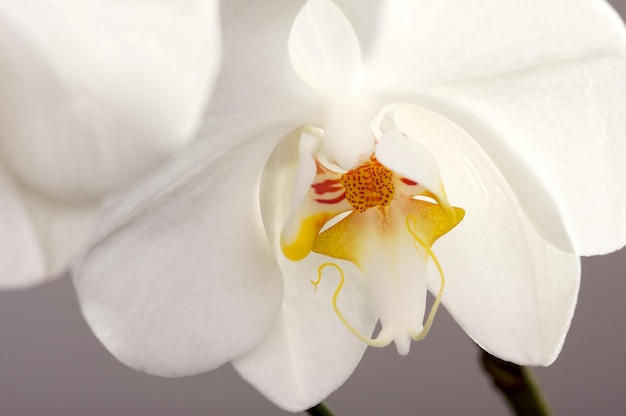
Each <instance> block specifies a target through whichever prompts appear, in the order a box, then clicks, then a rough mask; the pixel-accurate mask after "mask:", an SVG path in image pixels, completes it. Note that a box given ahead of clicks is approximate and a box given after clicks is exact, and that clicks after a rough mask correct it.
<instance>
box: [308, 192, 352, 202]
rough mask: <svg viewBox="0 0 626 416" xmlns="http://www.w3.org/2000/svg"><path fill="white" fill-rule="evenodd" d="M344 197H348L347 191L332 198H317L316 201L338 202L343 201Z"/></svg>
mask: <svg viewBox="0 0 626 416" xmlns="http://www.w3.org/2000/svg"><path fill="white" fill-rule="evenodd" d="M344 199H346V193H345V192H342V193H341V195H339V196H338V197H336V198H332V199H316V200H315V201H316V202H319V203H320V204H337V203H339V202H341V201H343V200H344Z"/></svg>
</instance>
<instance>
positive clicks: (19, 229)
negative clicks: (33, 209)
mask: <svg viewBox="0 0 626 416" xmlns="http://www.w3.org/2000/svg"><path fill="white" fill-rule="evenodd" d="M0 198H2V215H0V229H1V230H2V233H0V258H2V261H0V287H1V288H3V289H4V288H15V287H22V286H27V285H30V284H32V283H34V282H33V280H36V277H39V276H43V275H44V273H45V272H44V270H45V265H44V259H43V258H42V254H41V249H40V247H39V242H38V241H37V234H36V232H35V230H34V228H33V224H32V220H31V218H30V216H29V214H28V211H27V210H26V206H25V204H24V201H23V199H22V194H21V192H20V189H19V187H18V186H17V185H16V184H15V182H14V181H13V180H12V178H11V177H10V176H9V175H7V172H6V171H5V170H4V169H3V168H2V165H0Z"/></svg>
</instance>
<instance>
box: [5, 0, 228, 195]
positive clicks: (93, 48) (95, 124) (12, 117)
mask: <svg viewBox="0 0 626 416" xmlns="http://www.w3.org/2000/svg"><path fill="white" fill-rule="evenodd" d="M216 18H217V2H216V1H214V0H190V1H185V2H175V3H173V2H168V1H156V2H154V1H153V2H148V3H146V2H136V1H125V2H124V1H118V2H111V1H89V2H84V1H78V0H62V1H55V2H42V1H36V0H25V1H20V2H13V1H6V0H3V1H1V2H0V52H1V54H2V56H3V59H2V63H1V64H0V154H2V158H3V159H4V161H5V163H6V164H7V166H8V167H9V168H10V170H11V171H13V173H15V174H17V175H18V176H19V178H20V180H21V181H22V182H24V183H26V184H27V185H28V186H29V187H32V188H33V189H37V190H38V192H41V193H45V194H47V195H52V196H54V197H56V198H57V199H63V200H66V201H76V200H84V199H93V198H99V197H101V196H103V195H106V194H107V193H110V192H112V191H115V190H117V189H119V188H120V187H121V186H124V185H126V184H127V183H128V182H130V181H131V180H134V179H136V178H137V177H139V176H140V175H142V174H144V173H146V172H147V171H148V170H150V169H153V168H154V167H155V166H156V165H157V164H158V163H159V162H162V161H163V159H165V158H166V157H167V156H168V155H169V154H170V153H171V152H172V151H174V150H176V149H178V148H179V147H180V146H181V145H182V144H184V143H186V142H188V141H190V140H191V139H192V138H193V135H194V133H195V131H196V129H197V128H198V126H199V123H200V119H201V117H202V115H203V111H204V107H205V106H206V103H207V100H208V98H209V97H210V91H211V89H212V85H213V81H214V78H215V76H216V72H217V68H218V61H219V33H218V29H219V24H218V22H217V19H216Z"/></svg>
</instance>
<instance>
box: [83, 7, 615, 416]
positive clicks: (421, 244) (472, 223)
mask: <svg viewBox="0 0 626 416" xmlns="http://www.w3.org/2000/svg"><path fill="white" fill-rule="evenodd" d="M222 18H223V20H222V24H223V29H224V63H223V72H222V75H221V77H220V79H219V81H218V84H217V86H216V91H215V95H214V97H213V100H212V103H211V106H210V109H209V113H208V117H207V119H206V121H205V129H204V131H203V135H202V140H201V141H199V142H198V143H197V144H195V145H194V146H193V147H191V148H189V149H188V150H187V151H186V152H184V153H183V154H181V155H179V157H177V159H176V160H175V161H173V162H172V163H171V164H170V165H168V166H167V167H166V168H165V169H163V170H161V171H160V172H159V173H158V174H156V175H154V176H153V177H151V178H150V179H149V180H147V181H146V182H144V183H143V184H141V185H140V186H138V187H136V188H135V189H134V190H133V191H131V192H129V193H127V194H125V195H124V196H123V197H122V198H120V199H119V200H118V201H117V203H116V204H115V205H114V206H111V207H110V209H109V210H108V212H107V213H106V215H105V216H104V217H103V220H102V221H101V222H100V225H99V228H98V230H97V233H96V236H95V237H94V240H95V244H94V245H93V247H92V249H91V250H90V252H89V253H88V254H87V256H86V257H85V258H84V260H83V261H82V262H81V263H80V264H79V265H77V267H76V269H75V283H76V287H77V291H78V295H79V298H80V301H81V305H82V309H83V312H84V315H85V317H86V319H87V321H88V323H89V324H90V325H91V327H92V329H93V330H94V332H95V334H96V335H97V336H98V337H99V339H100V340H101V341H102V342H103V343H104V345H105V346H106V347H107V348H108V349H109V350H110V351H111V352H112V353H113V354H114V355H115V356H116V357H117V358H119V359H120V360H121V361H122V362H124V363H126V364H127V365H129V366H132V367H134V368H136V369H140V370H143V371H146V372H148V373H152V374H158V375H164V376H182V375H190V374H195V373H199V372H203V371H207V370H211V369H214V368H216V367H218V366H220V365H222V364H224V363H226V362H229V361H232V362H233V364H234V366H235V369H236V370H237V371H238V372H239V373H240V374H241V375H242V376H243V377H244V378H245V379H246V380H248V381H249V382H250V383H251V384H253V385H254V386H255V387H256V388H258V389H259V390H260V391H261V392H262V393H263V394H265V395H266V396H267V397H268V398H269V399H270V400H272V401H273V402H275V403H276V404H277V405H279V406H281V407H283V408H285V409H288V410H291V411H299V410H302V409H305V408H307V407H310V406H312V405H314V404H316V403H317V402H319V401H321V400H323V399H324V398H325V397H326V396H327V395H328V394H329V393H331V392H332V391H333V390H335V389H336V388H337V387H338V386H340V385H341V384H342V383H343V382H344V381H345V380H346V379H347V378H348V377H349V375H350V374H351V373H352V371H353V370H354V368H355V366H356V365H357V364H358V362H359V360H360V358H361V356H362V354H363V351H364V349H365V348H366V346H367V343H371V344H375V345H384V344H387V343H389V342H390V341H392V340H393V341H395V342H396V344H397V346H398V350H399V351H400V352H401V353H406V352H407V351H408V348H409V344H410V339H411V338H420V337H421V336H422V335H423V334H422V333H420V332H421V330H422V326H423V323H422V317H423V315H424V312H425V308H426V302H425V298H426V288H427V287H428V288H429V289H430V290H431V291H432V292H433V294H435V295H438V294H440V281H441V276H440V274H441V273H439V271H438V268H437V267H432V265H431V267H428V270H427V266H428V261H429V260H428V259H429V258H432V259H433V262H434V259H435V258H438V259H439V262H440V265H441V270H442V271H443V273H445V277H446V281H447V282H446V288H445V292H444V296H443V299H442V303H443V304H444V305H445V306H446V308H447V309H448V310H449V311H450V313H451V314H452V315H453V316H454V317H455V319H456V320H457V321H458V322H459V324H460V325H461V326H462V327H463V328H464V330H465V331H466V332H467V333H468V334H469V335H470V336H471V337H472V338H473V339H474V340H475V341H476V342H477V343H479V344H480V345H481V346H482V347H483V348H485V349H486V350H487V351H489V352H491V353H492V354H495V355H497V356H499V357H501V358H503V359H506V360H510V361H514V362H517V363H519V364H540V365H547V364H550V363H551V362H552V361H553V360H554V359H555V358H556V357H557V355H558V353H559V351H560V349H561V347H562V344H563V340H564V337H565V334H566V332H567V329H568V327H569V324H570V320H571V318H572V314H573V310H574V306H575V303H576V296H577V292H578V287H579V276H580V268H579V257H578V256H579V255H591V254H601V253H606V252H609V251H612V250H615V249H617V248H619V247H622V246H623V245H624V243H625V242H626V233H625V232H624V230H625V229H626V228H625V227H626V211H624V210H623V208H622V207H623V206H624V204H626V192H625V187H624V183H623V182H624V178H625V177H626V164H624V163H623V159H624V157H626V140H624V134H625V133H626V117H624V109H625V108H626V45H625V39H626V37H625V36H624V34H625V31H624V26H623V24H622V22H621V21H620V19H619V18H618V16H617V14H616V13H615V12H614V11H613V10H612V9H611V8H610V7H609V6H607V4H606V3H604V2H601V1H595V0H577V1H572V0H553V1H550V2H549V3H546V2H545V1H540V0H531V1H526V2H519V1H513V0H502V1H497V2H495V1H491V0H477V1H474V2H471V4H469V3H468V2H463V1H459V0H441V1H438V2H433V1H426V0H423V1H422V0H396V1H385V0H379V1H374V0H372V1H370V2H368V3H367V4H366V5H365V4H364V2H362V1H356V0H354V1H351V0H338V1H336V5H335V4H333V3H331V2H330V1H329V0H310V1H309V2H307V3H306V4H305V5H304V7H303V2H297V1H292V2H284V1H278V0H276V1H263V2H252V1H245V0H240V1H234V0H233V1H231V0H229V1H228V2H224V3H223V4H222ZM444 186H445V191H444ZM361 188H362V189H361ZM361 191H363V192H364V194H363V195H364V196H363V198H361V197H360V194H359V192H361ZM414 195H420V196H419V197H418V198H417V199H415V198H413V196H414ZM424 197H426V198H424ZM368 198H369V199H368ZM424 199H426V201H424ZM418 200H419V201H418ZM453 206H454V207H461V208H462V209H463V210H464V211H465V216H464V218H463V219H462V221H461V222H460V223H459V224H458V225H456V227H455V228H454V229H452V230H451V231H450V232H449V233H448V234H446V235H445V236H443V237H442V238H440V239H439V240H437V243H436V244H434V245H433V248H432V251H431V249H430V244H432V243H433V242H434V240H435V239H436V237H438V236H439V235H441V234H443V233H445V232H446V231H448V230H449V229H450V228H452V227H453V226H454V225H455V224H456V223H457V222H458V221H459V220H460V219H461V217H462V215H463V211H461V210H460V209H456V208H453ZM343 211H345V212H351V213H350V214H349V215H348V216H347V217H346V218H345V219H344V220H343V222H339V223H334V222H333V220H332V217H333V216H334V215H335V214H337V213H339V212H343ZM329 220H330V221H331V222H330V223H327V221H329ZM320 231H321V233H320ZM331 263H332V264H333V266H332V267H328V265H327V264H331ZM318 271H319V272H321V273H322V280H321V281H319V280H318ZM337 271H340V273H337ZM344 277H345V279H344ZM311 281H313V282H314V284H315V285H316V290H314V288H313V287H312V286H311ZM340 283H342V285H341V284H340ZM338 284H339V288H338V286H337V285H338ZM379 319H380V321H381V325H382V329H381V333H380V334H378V336H377V337H376V339H374V340H371V339H369V334H371V333H372V330H373V328H374V325H375V323H376V322H377V321H378V320H379ZM427 321H428V320H427ZM428 324H429V322H427V323H426V328H427V326H428ZM346 327H349V328H350V330H348V329H346ZM354 334H357V336H354ZM363 341H365V342H363Z"/></svg>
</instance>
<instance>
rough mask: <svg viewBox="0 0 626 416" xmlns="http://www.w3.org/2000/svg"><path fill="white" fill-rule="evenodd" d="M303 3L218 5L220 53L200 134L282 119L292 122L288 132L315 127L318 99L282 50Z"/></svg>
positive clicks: (234, 1)
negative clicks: (220, 65) (218, 68)
mask: <svg viewBox="0 0 626 416" xmlns="http://www.w3.org/2000/svg"><path fill="white" fill-rule="evenodd" d="M304 3H305V2H304V1H303V0H293V1H288V2H285V1H283V0H268V1H262V2H260V1H256V0H254V1H252V0H228V1H223V2H221V5H220V8H221V18H222V31H223V51H224V55H223V60H222V69H221V72H220V76H219V79H218V83H217V85H216V88H215V91H214V94H213V98H212V99H211V104H210V106H209V109H210V111H209V115H208V117H207V118H206V120H205V123H204V131H205V132H208V133H211V132H217V134H220V133H221V132H223V131H228V130H233V129H238V130H241V131H250V132H259V131H264V130H265V129H268V128H272V127H273V126H276V125H279V124H282V123H284V122H285V120H295V121H294V126H293V128H296V127H299V126H302V125H306V124H310V125H316V126H318V127H319V126H320V124H321V123H320V121H321V107H320V106H319V105H320V103H319V101H318V97H317V96H316V94H314V93H313V91H312V90H311V89H310V88H308V87H307V86H306V84H304V83H303V82H302V81H301V80H300V78H299V77H298V76H297V74H296V73H295V72H294V70H293V68H292V66H291V63H290V62H289V55H288V52H287V43H288V39H289V31H290V30H291V26H292V25H293V21H294V19H295V16H296V14H297V13H298V11H299V10H300V9H301V8H302V5H303V4H304ZM204 136H205V137H206V136H207V134H205V135H204ZM209 136H211V135H209ZM240 137H242V138H243V137H246V135H240ZM235 144H236V143H233V142H223V143H216V144H215V145H216V146H218V147H230V146H233V145H235Z"/></svg>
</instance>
